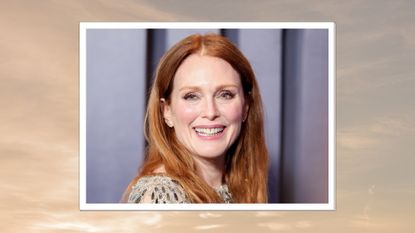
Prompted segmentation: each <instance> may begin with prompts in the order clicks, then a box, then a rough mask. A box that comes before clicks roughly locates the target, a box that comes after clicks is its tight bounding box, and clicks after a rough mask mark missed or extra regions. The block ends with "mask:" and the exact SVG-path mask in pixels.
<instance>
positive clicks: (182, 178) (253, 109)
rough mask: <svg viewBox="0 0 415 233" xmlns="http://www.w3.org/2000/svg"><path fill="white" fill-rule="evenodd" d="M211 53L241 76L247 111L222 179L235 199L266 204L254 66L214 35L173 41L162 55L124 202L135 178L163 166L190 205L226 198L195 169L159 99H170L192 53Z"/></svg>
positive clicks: (263, 148)
mask: <svg viewBox="0 0 415 233" xmlns="http://www.w3.org/2000/svg"><path fill="white" fill-rule="evenodd" d="M195 53H199V54H200V55H205V56H213V57H218V58H221V59H223V60H225V61H227V62H228V63H229V64H230V65H231V66H232V67H233V68H234V69H235V70H236V71H237V72H238V73H239V76H240V79H241V83H242V87H243V91H244V95H245V101H247V102H246V103H247V104H248V107H249V109H248V115H247V118H246V120H245V121H244V122H243V123H242V127H241V132H240V135H239V137H238V138H237V139H236V140H235V142H234V143H233V145H232V146H231V147H230V148H229V149H228V151H227V153H226V156H225V171H224V179H225V181H226V183H227V185H228V187H229V190H230V192H231V193H232V201H233V202H234V203H265V202H267V174H268V151H267V148H266V145H265V136H264V127H263V110H262V101H261V95H260V93H259V88H258V85H257V82H256V80H255V75H254V72H253V70H252V67H251V65H250V64H249V62H248V60H247V59H246V58H245V57H244V55H243V54H242V53H241V52H240V51H239V49H238V48H237V47H236V46H235V45H233V44H232V43H231V42H230V41H229V40H228V39H227V38H225V37H223V36H219V35H216V34H206V35H199V34H195V35H191V36H188V37H186V38H185V39H183V40H181V41H180V42H178V43H177V44H176V45H174V46H173V47H172V48H171V49H170V50H168V51H167V53H166V54H165V55H164V56H163V57H162V58H161V60H160V62H159V65H158V67H157V70H156V77H155V80H154V83H153V86H152V88H151V93H150V97H149V101H148V105H147V112H146V117H145V137H146V139H147V142H148V147H147V152H146V157H145V161H144V165H143V166H142V168H141V169H140V171H139V172H138V175H137V176H136V177H135V178H134V179H133V180H132V181H131V183H130V184H129V186H128V187H127V189H126V191H125V193H124V197H123V200H124V201H125V200H126V199H127V197H128V194H129V193H130V191H131V188H132V186H133V185H134V184H135V183H136V182H137V180H138V179H139V178H140V177H142V176H146V175H151V174H153V173H154V171H155V170H156V169H157V168H160V167H161V166H164V169H165V171H166V175H168V176H170V177H171V178H173V179H175V180H177V181H178V182H179V183H180V184H181V185H182V186H183V188H184V190H185V191H186V193H187V195H188V198H189V199H190V201H191V202H192V203H218V202H222V200H221V199H220V197H219V196H218V195H217V193H216V192H215V190H214V189H213V188H212V187H210V186H209V185H208V184H207V183H206V182H205V181H204V180H203V179H202V178H201V177H200V176H199V175H198V172H197V169H198V168H197V167H196V163H195V160H194V159H193V157H192V154H191V153H190V152H189V150H187V149H186V148H185V147H184V145H183V144H181V143H180V142H179V141H178V139H177V138H176V136H175V132H174V129H172V128H170V127H168V126H167V125H166V123H165V121H164V117H163V107H162V104H161V102H160V99H161V98H164V99H165V100H166V101H167V102H169V101H170V94H171V92H172V89H173V80H174V76H175V73H176V71H177V69H178V68H179V66H180V65H181V64H182V62H183V61H184V60H185V59H186V58H187V57H188V56H189V55H191V54H195Z"/></svg>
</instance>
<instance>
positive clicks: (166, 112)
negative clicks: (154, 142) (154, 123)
mask: <svg viewBox="0 0 415 233" xmlns="http://www.w3.org/2000/svg"><path fill="white" fill-rule="evenodd" d="M160 107H161V110H162V112H163V118H164V122H166V124H167V125H168V126H169V127H170V128H172V127H173V126H174V125H173V121H172V115H171V108H170V106H169V104H168V103H167V101H166V99H164V98H161V99H160Z"/></svg>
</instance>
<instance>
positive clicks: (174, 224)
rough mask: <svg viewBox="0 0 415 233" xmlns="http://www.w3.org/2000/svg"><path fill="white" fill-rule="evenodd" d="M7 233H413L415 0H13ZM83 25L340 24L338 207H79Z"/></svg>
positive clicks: (5, 16) (0, 92) (0, 220)
mask: <svg viewBox="0 0 415 233" xmlns="http://www.w3.org/2000/svg"><path fill="white" fill-rule="evenodd" d="M2 3H3V4H2V7H1V8H0V25H1V27H0V28H1V36H0V51H1V52H0V78H1V80H2V82H1V84H0V106H1V108H0V122H1V124H0V132H1V133H2V136H1V138H0V177H1V182H0V187H1V195H0V229H2V232H161V231H167V230H169V231H170V232H184V231H186V230H189V231H190V230H192V231H195V230H196V231H201V232H229V231H239V232H376V233H379V232H412V231H413V229H415V223H414V221H413V216H414V215H415V202H414V199H415V181H414V180H415V179H414V178H415V171H414V169H412V166H413V165H414V164H415V163H414V162H415V161H414V157H412V154H413V141H414V136H415V108H414V107H415V106H414V104H413V99H414V98H415V94H414V91H413V90H414V85H415V75H414V74H415V69H414V61H415V24H414V22H415V14H414V13H413V12H414V10H415V3H414V2H413V1H364V2H363V1H347V2H346V1H328V0H327V1H319V3H316V2H311V1H310V2H308V1H296V0H293V1H285V2H276V1H267V0H264V1H261V3H258V2H257V1H244V0H240V1H223V0H221V1H217V0H212V1H201V0H194V1H177V0H175V1H172V0H169V1H167V0H151V1H150V0H148V1H77V0H73V1H57V0H55V1H54V0H44V1H34V0H27V1H22V0H16V1H2ZM80 21H334V22H336V32H337V37H336V38H337V210H336V211H290V212H276V211H275V212H271V211H268V212H253V211H251V212H248V211H247V212H224V211H222V212H206V211H204V212H190V211H188V212H132V211H124V212H121V211H112V212H111V211H105V212H99V211H82V212H81V211H79V203H78V193H79V192H78V191H79V182H78V178H79V177H78V174H79V172H78V162H79V148H78V146H79V144H78V134H79V132H78V124H79V118H78V115H79V110H78V109H79V105H78V104H79V97H78V96H79V77H78V74H79V72H78V51H79V47H78V43H79V42H78V41H79V34H78V29H79V22H80Z"/></svg>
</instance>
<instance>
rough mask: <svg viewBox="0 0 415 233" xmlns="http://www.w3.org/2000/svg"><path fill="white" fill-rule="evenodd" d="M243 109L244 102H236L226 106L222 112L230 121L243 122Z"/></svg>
mask: <svg viewBox="0 0 415 233" xmlns="http://www.w3.org/2000/svg"><path fill="white" fill-rule="evenodd" d="M242 110H243V109H242V104H240V103H235V104H231V105H228V106H224V108H223V111H222V113H223V115H224V116H225V117H226V118H227V119H228V120H229V121H232V122H242V117H243V111H242Z"/></svg>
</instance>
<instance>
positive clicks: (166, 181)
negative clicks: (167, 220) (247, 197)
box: [127, 175, 232, 204]
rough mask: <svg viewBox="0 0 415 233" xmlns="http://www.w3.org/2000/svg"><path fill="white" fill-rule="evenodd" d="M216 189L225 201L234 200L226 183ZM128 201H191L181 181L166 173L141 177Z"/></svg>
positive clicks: (155, 202)
mask: <svg viewBox="0 0 415 233" xmlns="http://www.w3.org/2000/svg"><path fill="white" fill-rule="evenodd" d="M215 190H216V192H217V193H218V195H219V196H220V197H221V198H222V200H223V202H224V203H231V202H232V195H231V193H230V192H229V189H228V186H227V185H226V184H224V185H221V186H220V187H219V188H217V189H215ZM127 202H128V203H153V204H176V203H187V204H190V203H191V202H190V200H189V198H188V197H187V195H186V192H185V191H184V189H183V187H182V186H181V185H180V184H179V182H178V181H176V180H174V179H172V178H170V177H168V176H164V175H150V176H143V177H141V178H140V179H139V180H138V181H137V183H136V184H135V185H134V186H133V187H132V189H131V192H130V195H129V197H128V201H127Z"/></svg>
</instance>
